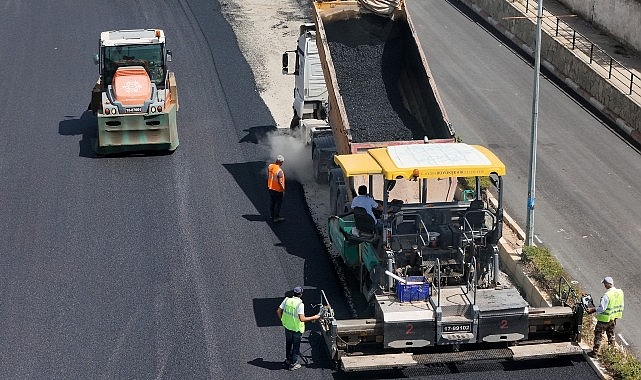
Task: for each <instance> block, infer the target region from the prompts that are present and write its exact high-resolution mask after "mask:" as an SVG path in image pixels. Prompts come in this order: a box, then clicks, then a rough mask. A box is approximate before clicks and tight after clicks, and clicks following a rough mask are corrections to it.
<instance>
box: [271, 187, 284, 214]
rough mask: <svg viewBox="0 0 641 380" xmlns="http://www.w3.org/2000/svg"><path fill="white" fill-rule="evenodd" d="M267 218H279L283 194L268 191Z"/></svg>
mask: <svg viewBox="0 0 641 380" xmlns="http://www.w3.org/2000/svg"><path fill="white" fill-rule="evenodd" d="M269 200H270V202H269V216H270V217H271V218H272V219H276V218H280V206H281V205H282V204H283V193H281V192H280V191H275V190H271V189H269Z"/></svg>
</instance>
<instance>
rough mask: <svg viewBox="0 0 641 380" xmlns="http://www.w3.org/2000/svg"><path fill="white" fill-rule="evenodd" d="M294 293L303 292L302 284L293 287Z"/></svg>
mask: <svg viewBox="0 0 641 380" xmlns="http://www.w3.org/2000/svg"><path fill="white" fill-rule="evenodd" d="M294 294H303V287H302V286H297V287H295V288H294Z"/></svg>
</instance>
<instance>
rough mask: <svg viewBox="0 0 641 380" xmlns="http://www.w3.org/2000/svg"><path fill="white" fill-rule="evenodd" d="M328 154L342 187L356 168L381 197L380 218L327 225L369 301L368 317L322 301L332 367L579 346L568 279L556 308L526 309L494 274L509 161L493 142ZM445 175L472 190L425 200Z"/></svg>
mask: <svg viewBox="0 0 641 380" xmlns="http://www.w3.org/2000/svg"><path fill="white" fill-rule="evenodd" d="M334 160H335V164H336V165H337V166H338V167H339V168H340V170H341V171H342V173H343V175H344V178H345V180H346V183H347V185H348V186H353V184H354V179H355V178H358V177H361V176H363V175H365V176H368V177H379V178H380V179H381V180H382V182H383V186H381V188H380V189H381V190H380V192H379V193H371V195H372V196H373V197H374V198H375V199H378V200H381V204H382V211H381V212H380V214H378V215H375V216H376V217H377V218H378V219H379V222H378V224H377V223H376V220H374V218H372V217H371V216H370V215H368V214H367V213H366V212H363V210H361V209H360V208H359V207H355V208H354V209H353V210H352V211H350V212H348V213H345V214H335V215H332V216H330V217H329V219H328V222H327V231H328V235H329V239H330V241H331V244H332V247H333V248H332V249H334V250H335V251H336V252H337V253H338V254H339V255H340V257H341V258H342V260H343V262H344V263H345V265H346V266H347V267H348V268H351V269H352V270H353V273H354V274H355V277H356V281H357V282H358V284H359V288H360V292H361V293H362V295H363V296H364V297H365V299H366V300H367V301H368V302H369V305H370V307H371V314H370V315H367V316H365V318H362V319H348V320H339V319H337V318H336V317H335V314H334V313H333V310H332V308H331V300H328V299H327V298H324V299H323V300H322V303H323V304H324V307H323V308H322V312H321V314H322V318H321V320H320V325H321V331H322V335H323V337H324V340H325V343H326V346H327V350H328V352H329V353H330V356H331V357H332V359H333V360H334V362H335V363H336V365H337V366H339V367H340V368H341V369H343V370H345V371H361V370H374V369H381V368H400V367H409V366H416V365H422V364H429V363H446V362H461V361H469V360H477V359H478V360H483V359H514V360H516V359H524V358H535V357H549V356H557V355H563V354H577V353H580V352H581V348H580V347H579V346H578V345H577V344H576V342H578V341H579V340H580V332H581V325H582V318H583V313H584V308H583V307H582V303H581V302H579V301H578V300H579V297H577V295H576V294H575V293H574V292H573V291H572V289H571V286H570V284H568V283H567V281H562V280H559V292H558V296H556V297H555V298H554V299H555V300H556V301H555V304H554V306H551V307H531V306H530V305H529V303H528V302H527V301H526V300H525V299H524V298H523V296H522V295H521V293H520V292H519V290H518V289H517V287H516V285H515V284H512V283H511V281H510V279H509V277H507V276H506V275H505V274H504V273H502V272H501V271H500V270H499V266H500V263H499V261H500V260H499V250H498V244H499V240H500V239H501V237H502V231H503V192H504V180H503V176H504V175H505V174H506V168H505V165H504V164H503V163H502V162H501V160H500V159H499V158H498V157H497V156H496V155H495V154H494V153H493V152H491V151H490V150H489V149H488V148H486V147H483V146H479V145H468V144H465V143H441V144H422V143H418V144H416V143H415V144H403V145H393V146H387V147H381V148H373V149H369V150H367V151H366V152H365V153H363V154H341V155H336V156H335V157H334ZM451 176H455V177H464V178H466V179H468V180H469V183H471V184H472V189H471V191H472V194H474V197H472V198H471V199H464V200H459V199H452V200H451V201H439V202H433V201H429V200H428V199H427V198H426V197H425V196H424V194H425V192H426V191H427V190H426V187H427V186H428V180H429V179H434V178H441V177H451ZM402 182H407V183H411V184H413V186H414V187H415V190H416V192H417V193H419V194H423V196H421V197H420V199H419V201H418V202H415V203H409V202H403V201H402V200H399V199H394V198H392V196H391V194H392V190H393V189H395V188H396V187H398V186H400V185H401V183H402ZM482 182H483V183H489V185H484V186H488V188H487V189H486V190H482V189H481V183H482ZM483 194H485V196H484V195H483ZM487 194H493V195H492V196H488V195H487ZM491 199H495V201H493V202H492V201H490V200H491Z"/></svg>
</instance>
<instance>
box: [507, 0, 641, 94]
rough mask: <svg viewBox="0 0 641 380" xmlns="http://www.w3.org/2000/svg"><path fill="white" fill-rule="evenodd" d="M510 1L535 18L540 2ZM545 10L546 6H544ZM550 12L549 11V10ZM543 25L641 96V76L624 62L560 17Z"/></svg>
mask: <svg viewBox="0 0 641 380" xmlns="http://www.w3.org/2000/svg"><path fill="white" fill-rule="evenodd" d="M510 2H512V3H514V2H518V3H520V4H523V5H524V6H525V15H526V16H527V15H528V13H532V14H533V15H534V18H536V15H537V13H538V9H537V7H538V3H537V2H535V1H531V0H510ZM543 9H544V12H545V7H543ZM548 13H549V12H548ZM541 25H544V26H547V27H548V28H549V29H553V30H554V35H555V37H559V38H563V39H565V40H566V41H568V42H570V43H569V44H568V45H567V46H569V47H570V48H571V49H572V50H574V49H578V50H579V51H581V52H582V53H584V54H585V55H587V56H588V57H589V58H590V62H589V63H590V64H593V63H594V64H596V65H598V66H600V67H602V68H603V69H605V70H607V72H608V79H610V80H612V81H614V82H616V83H615V87H617V88H619V89H620V90H621V89H625V91H627V93H628V95H632V94H635V95H639V96H641V78H639V76H638V75H635V74H634V73H633V72H632V71H630V70H629V69H628V68H627V67H625V66H624V65H623V64H622V63H620V62H619V61H617V60H616V59H614V58H612V56H610V55H609V54H608V53H606V52H605V51H604V50H603V49H601V48H600V47H598V46H597V45H595V44H594V43H592V41H590V40H589V39H588V38H587V37H585V36H584V35H582V34H581V33H579V32H577V31H576V30H574V28H572V27H571V26H570V25H568V24H567V23H565V22H563V21H561V19H560V18H559V17H556V16H555V17H544V18H543V19H542V20H541Z"/></svg>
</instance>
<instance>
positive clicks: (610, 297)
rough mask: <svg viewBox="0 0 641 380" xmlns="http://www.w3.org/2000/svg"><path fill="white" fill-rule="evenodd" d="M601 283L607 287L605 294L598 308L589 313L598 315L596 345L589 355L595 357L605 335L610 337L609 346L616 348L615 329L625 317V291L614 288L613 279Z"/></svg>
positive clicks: (595, 333) (595, 331) (595, 328)
mask: <svg viewBox="0 0 641 380" xmlns="http://www.w3.org/2000/svg"><path fill="white" fill-rule="evenodd" d="M601 283H603V286H605V289H606V291H605V294H604V295H603V296H602V297H601V302H600V303H599V305H598V306H597V307H591V308H589V309H588V313H596V319H597V322H596V326H595V327H594V345H593V346H592V351H591V352H590V353H589V354H588V355H590V356H592V357H595V356H597V355H598V354H599V348H600V347H601V339H602V338H603V333H604V332H605V334H606V335H607V337H608V344H609V345H610V346H614V342H615V341H614V327H615V326H616V324H617V319H621V317H623V291H622V290H621V289H617V288H615V287H614V280H612V277H609V276H608V277H605V278H604V279H603V280H602V281H601Z"/></svg>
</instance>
